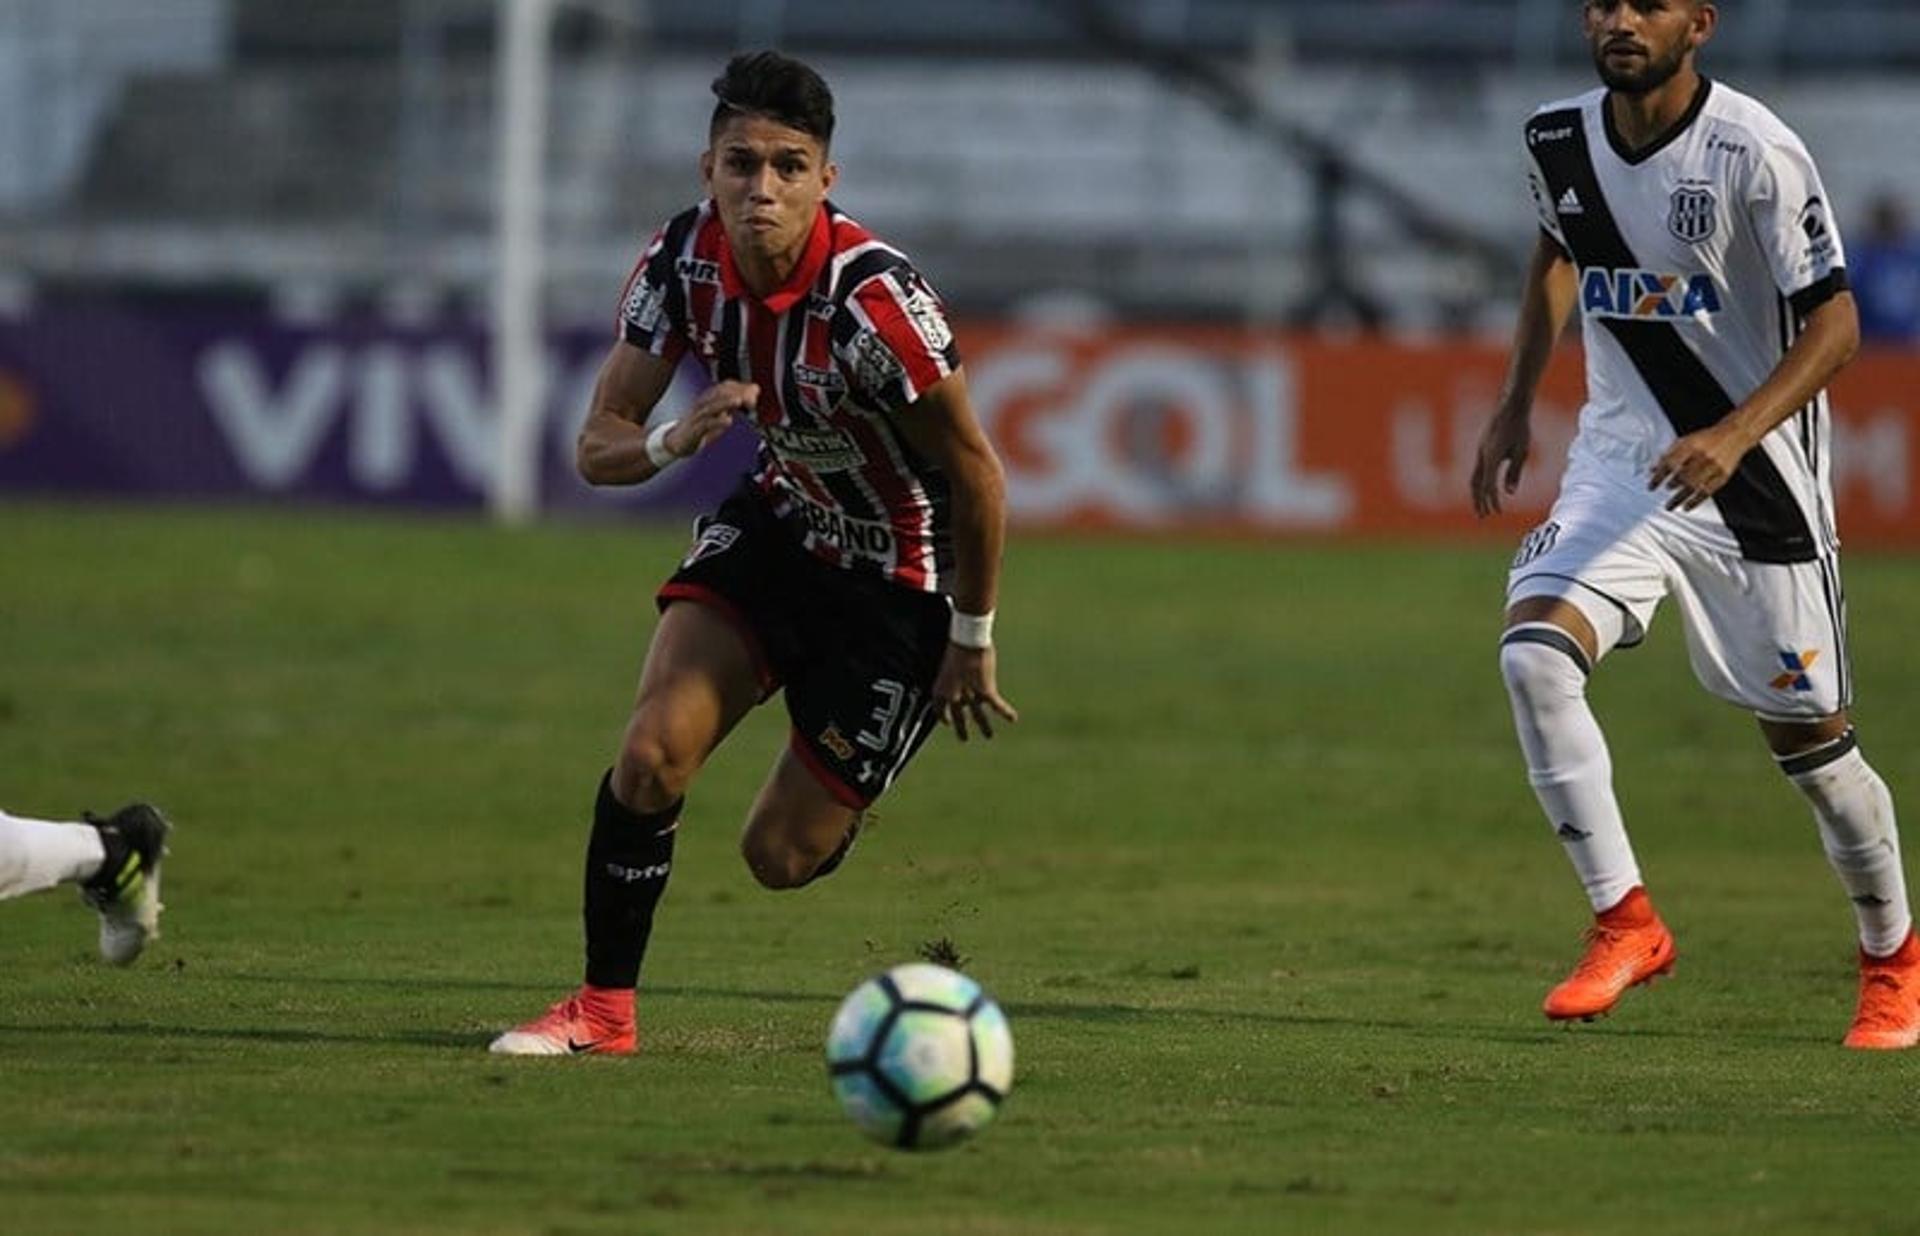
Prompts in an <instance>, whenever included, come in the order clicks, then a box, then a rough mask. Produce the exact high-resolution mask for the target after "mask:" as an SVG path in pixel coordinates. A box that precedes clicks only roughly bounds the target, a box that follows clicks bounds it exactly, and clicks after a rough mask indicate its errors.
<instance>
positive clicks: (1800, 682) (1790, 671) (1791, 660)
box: [1771, 648, 1820, 691]
mask: <svg viewBox="0 0 1920 1236" xmlns="http://www.w3.org/2000/svg"><path fill="white" fill-rule="evenodd" d="M1819 659H1820V650H1819V649H1818V648H1809V649H1807V650H1806V651H1805V652H1789V651H1787V650H1786V649H1784V648H1783V649H1781V650H1780V664H1781V666H1782V668H1783V669H1784V670H1785V672H1784V673H1781V674H1778V675H1776V676H1775V677H1774V680H1773V682H1772V684H1771V685H1772V687H1773V689H1774V690H1775V691H1811V690H1813V679H1812V677H1810V676H1809V675H1808V672H1807V671H1809V670H1811V669H1812V668H1813V663H1814V662H1815V661H1818V660H1819Z"/></svg>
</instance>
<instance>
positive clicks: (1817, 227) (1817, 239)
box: [1800, 197, 1835, 271]
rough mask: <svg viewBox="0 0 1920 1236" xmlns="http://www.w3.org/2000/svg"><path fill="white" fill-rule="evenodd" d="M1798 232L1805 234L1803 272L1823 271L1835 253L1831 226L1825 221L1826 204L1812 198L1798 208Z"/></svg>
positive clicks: (1830, 262)
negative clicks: (1805, 245)
mask: <svg viewBox="0 0 1920 1236" xmlns="http://www.w3.org/2000/svg"><path fill="white" fill-rule="evenodd" d="M1800 230H1801V231H1802V232H1804V233H1806V237H1807V251H1806V258H1805V260H1804V262H1803V263H1802V267H1801V269H1802V270H1803V271H1813V270H1823V269H1825V268H1826V267H1827V266H1829V265H1831V264H1832V262H1833V258H1834V253H1835V243H1834V238H1833V225H1832V224H1831V223H1830V222H1828V220H1827V204H1826V203H1825V202H1823V201H1821V200H1820V199H1819V198H1817V197H1816V198H1813V199H1811V200H1810V201H1808V202H1807V204H1806V205H1805V206H1802V207H1801V208H1800Z"/></svg>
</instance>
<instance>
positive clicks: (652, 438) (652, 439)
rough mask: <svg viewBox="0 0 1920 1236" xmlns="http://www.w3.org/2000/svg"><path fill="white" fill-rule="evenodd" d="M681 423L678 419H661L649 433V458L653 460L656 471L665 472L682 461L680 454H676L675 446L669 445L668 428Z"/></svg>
mask: <svg viewBox="0 0 1920 1236" xmlns="http://www.w3.org/2000/svg"><path fill="white" fill-rule="evenodd" d="M679 423H680V422H679V421H677V420H672V421H661V422H660V423H659V424H658V425H655V426H654V427H653V431H652V432H651V433H649V434H648V435H647V458H648V459H650V460H652V461H653V470H654V471H655V472H665V471H666V470H667V469H668V468H670V467H672V466H673V465H674V464H677V463H679V462H680V456H678V455H676V454H674V453H673V448H672V447H670V446H668V445H667V430H669V429H672V428H673V427H674V426H675V425H678V424H679Z"/></svg>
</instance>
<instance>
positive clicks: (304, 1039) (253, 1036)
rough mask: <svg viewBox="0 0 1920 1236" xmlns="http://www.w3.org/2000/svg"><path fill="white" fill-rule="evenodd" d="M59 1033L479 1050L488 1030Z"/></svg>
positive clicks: (140, 1028) (129, 1027)
mask: <svg viewBox="0 0 1920 1236" xmlns="http://www.w3.org/2000/svg"><path fill="white" fill-rule="evenodd" d="M47 1029H48V1027H46V1026H16V1025H7V1024H4V1023H0V1035H12V1034H17V1035H21V1036H23V1037H24V1036H26V1035H34V1036H40V1035H44V1034H46V1032H47ZM59 1031H60V1033H61V1034H69V1035H93V1036H95V1037H99V1038H123V1039H146V1040H161V1039H204V1040H207V1041H211V1042H231V1041H234V1040H240V1041H243V1042H249V1043H277V1044H282V1045H297V1044H302V1043H317V1044H322V1045H327V1046H334V1045H342V1046H371V1047H395V1046H403V1047H457V1048H461V1049H468V1048H473V1047H483V1046H485V1045H486V1043H487V1040H488V1039H490V1038H492V1037H493V1033H494V1032H492V1031H477V1030H476V1031H454V1030H399V1031H393V1032H390V1033H386V1034H352V1033H348V1032H345V1031H339V1030H313V1029H292V1028H289V1029H270V1028H266V1027H260V1026H230V1027H227V1026H174V1025H167V1024H165V1023H161V1022H110V1023H108V1024H106V1025H101V1026H73V1025H67V1026H61V1027H59Z"/></svg>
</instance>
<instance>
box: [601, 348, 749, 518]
mask: <svg viewBox="0 0 1920 1236" xmlns="http://www.w3.org/2000/svg"><path fill="white" fill-rule="evenodd" d="M673 371H674V362H673V361H670V360H667V359H665V358H663V357H659V356H655V355H653V354H652V353H651V352H648V351H646V350H645V349H643V348H637V347H634V346H633V345H632V344H630V343H625V342H621V343H616V344H614V345H613V349H612V351H610V352H608V353H607V359H606V361H605V362H604V363H602V364H601V366H600V376H599V378H598V379H596V380H595V382H594V384H593V406H592V408H590V409H589V410H588V412H587V420H586V423H585V424H584V425H582V426H581V427H580V438H579V440H578V442H577V443H576V444H575V448H574V460H575V464H576V466H577V467H578V468H579V469H580V475H581V476H582V477H584V478H585V479H586V481H587V483H588V484H591V485H637V484H639V483H640V482H641V481H645V480H649V479H651V478H652V477H655V476H657V475H659V474H660V472H662V471H663V470H664V469H666V468H667V467H669V466H671V465H672V464H673V463H674V462H675V461H676V460H680V459H685V458H686V457H687V456H689V455H692V454H694V453H696V452H698V451H700V450H702V449H704V448H705V447H707V446H708V445H709V444H711V443H712V442H713V441H714V440H715V439H717V438H718V437H719V436H720V435H721V434H723V433H725V432H726V431H727V427H728V426H729V425H731V424H733V419H734V417H735V415H736V414H738V413H739V412H740V411H741V410H742V409H744V408H751V407H753V405H754V402H755V401H756V400H758V399H759V398H760V388H759V387H758V386H755V385H754V384H753V383H751V382H720V383H716V384H715V385H713V386H711V387H709V388H708V389H707V390H706V391H704V392H702V393H701V395H700V397H699V398H698V399H696V400H694V401H693V407H691V408H690V409H688V410H687V413H686V415H684V416H682V417H679V418H678V419H676V420H667V421H661V422H659V423H657V424H655V425H654V426H653V427H652V428H651V429H649V428H647V417H648V416H649V415H651V414H652V412H653V409H654V407H655V405H657V404H658V403H659V402H660V398H661V396H663V395H665V394H666V393H667V388H668V387H669V386H671V385H672V384H673Z"/></svg>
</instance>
